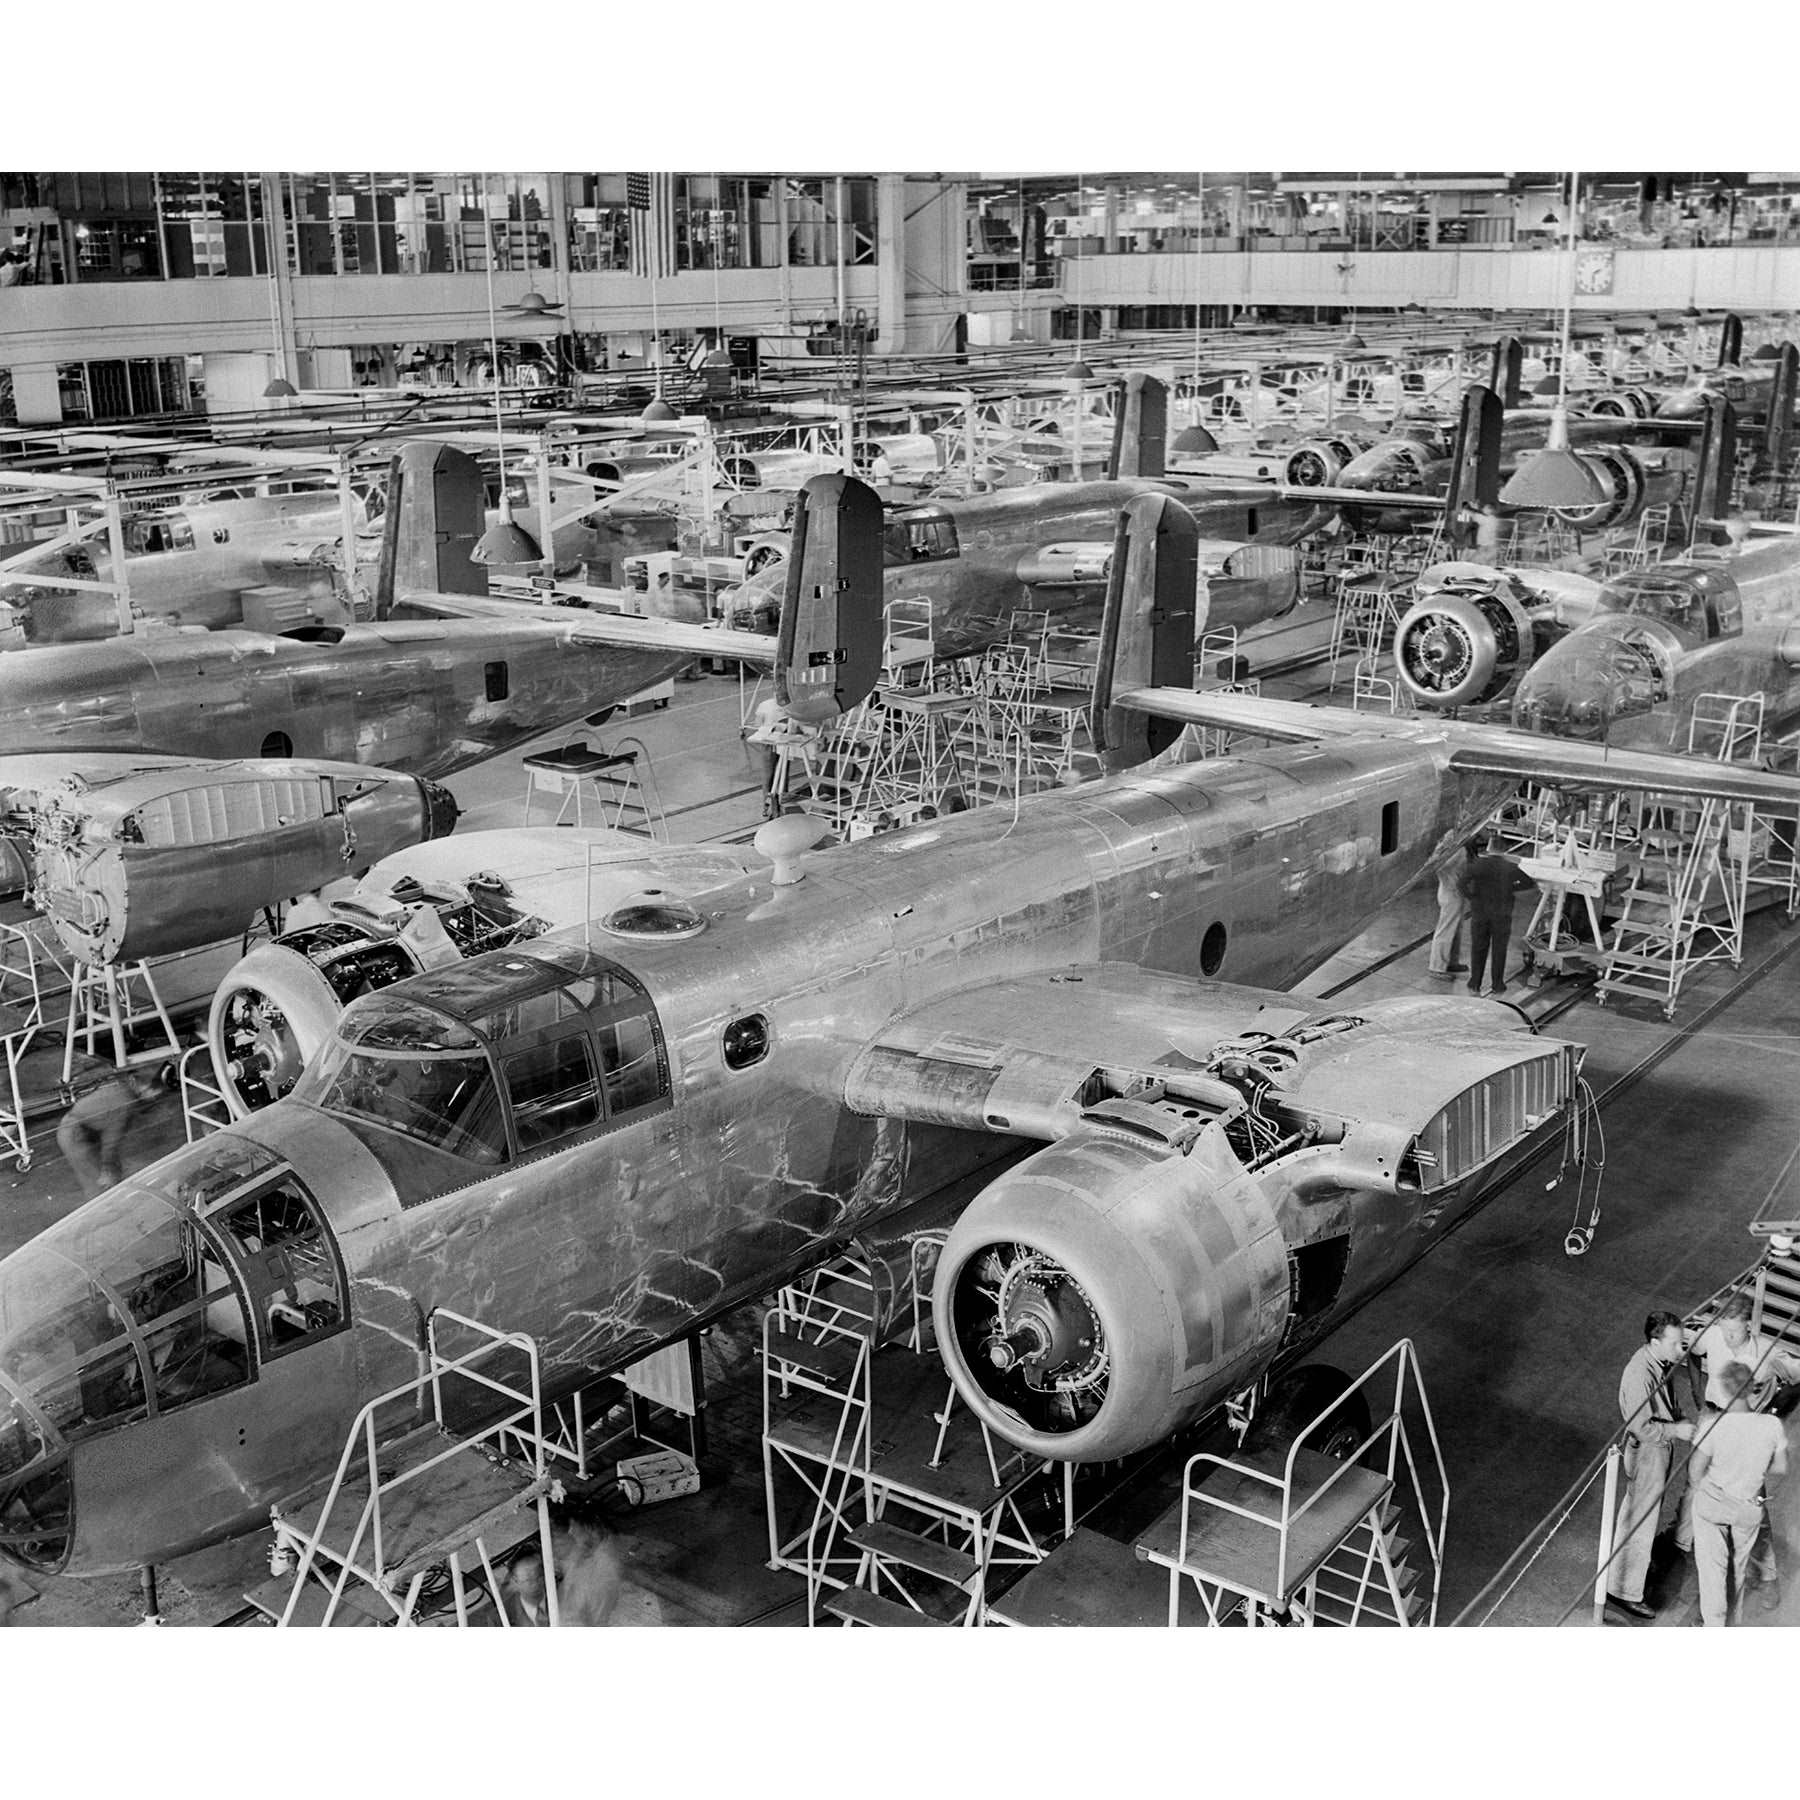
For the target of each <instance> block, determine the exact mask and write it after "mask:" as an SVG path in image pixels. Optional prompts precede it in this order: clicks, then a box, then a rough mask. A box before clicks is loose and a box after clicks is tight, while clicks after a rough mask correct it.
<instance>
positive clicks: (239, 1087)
mask: <svg viewBox="0 0 1800 1800" xmlns="http://www.w3.org/2000/svg"><path fill="white" fill-rule="evenodd" d="M420 966H421V965H420V962H419V959H418V957H417V956H416V955H415V954H414V953H413V951H412V949H411V947H410V946H409V945H408V943H407V942H406V941H405V940H403V939H402V938H399V937H395V936H391V935H387V934H382V933H377V932H371V931H365V930H362V929H360V928H359V927H357V926H355V925H350V924H343V923H334V924H326V925H317V926H312V927H308V928H307V929H305V930H302V931H291V932H289V933H287V934H286V935H285V936H284V937H283V938H282V939H281V940H280V941H279V942H277V943H271V944H259V945H257V947H256V948H255V949H254V950H252V951H250V952H249V954H248V955H246V956H245V957H243V958H242V959H241V960H240V961H239V962H238V963H236V964H235V965H234V966H233V967H232V969H231V971H230V972H229V973H228V974H227V975H226V977H225V979H224V980H223V981H222V982H221V983H220V984H219V989H218V992H217V993H216V994H214V995H213V1003H212V1011H211V1013H210V1014H209V1015H208V1017H207V1021H206V1042H207V1048H208V1049H209V1050H210V1052H211V1054H212V1066H213V1077H214V1080H215V1082H216V1083H217V1085H218V1088H219V1091H220V1092H221V1093H222V1094H223V1095H224V1096H225V1103H226V1105H227V1106H228V1107H229V1108H230V1109H231V1116H232V1117H233V1118H234V1119H242V1118H247V1117H248V1116H249V1115H250V1114H251V1113H253V1112H255V1111H257V1110H258V1109H259V1108H260V1107H264V1106H268V1105H270V1104H271V1103H272V1102H273V1101H276V1100H279V1099H280V1098H281V1097H282V1096H283V1095H284V1094H286V1093H287V1092H288V1091H289V1090H290V1089H291V1088H292V1087H293V1085H294V1083H295V1081H297V1080H298V1079H299V1076H300V1073H301V1071H302V1070H303V1069H304V1068H305V1067H306V1065H307V1064H308V1063H309V1062H311V1061H312V1059H313V1058H314V1057H315V1056H316V1055H317V1054H318V1053H319V1051H320V1049H321V1048H323V1046H324V1044H325V1040H326V1039H327V1038H329V1037H330V1036H331V1034H332V1032H333V1031H335V1030H336V1029H337V1022H338V1017H339V1015H340V1014H341V1013H342V1012H343V1010H344V1008H345V1006H347V1005H348V1004H349V1002H350V1001H352V1000H354V999H355V998H356V997H357V996H358V995H359V994H366V993H372V992H374V991H375V989H377V988H383V987H388V986H391V985H392V984H393V983H394V982H396V981H403V980H405V978H406V977H407V976H409V975H416V974H417V973H418V972H419V969H420Z"/></svg>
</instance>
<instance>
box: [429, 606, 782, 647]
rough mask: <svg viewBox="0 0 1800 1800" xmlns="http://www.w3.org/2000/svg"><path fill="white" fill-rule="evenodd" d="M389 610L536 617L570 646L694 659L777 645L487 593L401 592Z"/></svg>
mask: <svg viewBox="0 0 1800 1800" xmlns="http://www.w3.org/2000/svg"><path fill="white" fill-rule="evenodd" d="M394 607H395V610H396V611H397V612H403V613H407V614H418V615H420V616H422V617H429V618H434V619H522V618H523V619H541V620H542V621H543V622H544V624H546V625H562V626H566V627H569V628H570V632H569V641H570V642H571V643H576V644H588V645H594V644H617V645H620V646H622V647H624V648H626V649H631V650H671V651H689V652H692V654H694V655H695V656H727V657H735V658H737V659H738V660H740V661H742V662H756V663H765V662H773V661H774V659H775V647H776V643H777V641H778V640H777V639H776V638H775V637H774V635H773V634H772V633H765V632H761V631H734V630H731V629H729V628H727V627H725V626H714V625H697V624H692V623H689V622H686V621H683V620H679V619H657V618H646V617H643V616H642V615H640V614H637V613H614V612H596V611H594V610H593V609H591V608H589V607H585V606H559V605H557V604H556V603H555V602H554V601H549V602H546V603H545V604H543V605H537V604H534V603H533V602H531V601H528V600H507V599H504V598H501V597H500V596H498V595H493V594H441V593H435V592H429V593H427V592H418V593H403V594H397V595H396V596H395V597H394Z"/></svg>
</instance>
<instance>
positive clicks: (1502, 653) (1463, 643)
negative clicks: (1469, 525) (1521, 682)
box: [1394, 585, 1536, 711]
mask: <svg viewBox="0 0 1800 1800" xmlns="http://www.w3.org/2000/svg"><path fill="white" fill-rule="evenodd" d="M1535 651H1536V636H1535V633H1534V632H1533V630H1532V625H1531V620H1530V617H1529V616H1528V615H1527V613H1526V611H1525V609H1524V607H1522V606H1521V605H1520V604H1519V602H1518V601H1517V600H1516V599H1515V598H1514V597H1513V596H1512V595H1511V594H1510V593H1509V592H1507V590H1506V589H1505V588H1504V587H1502V586H1499V585H1495V586H1493V587H1484V588H1476V587H1472V586H1470V587H1461V588H1447V589H1441V590H1439V591H1438V592H1436V593H1433V594H1428V595H1427V596H1425V597H1424V598H1423V599H1421V600H1419V601H1417V602H1415V604H1414V605H1413V607H1412V608H1411V610H1410V611H1409V612H1408V613H1407V614H1406V616H1405V617H1404V618H1402V619H1401V621H1400V624H1399V628H1398V629H1397V630H1396V631H1395V633H1394V662H1395V665H1396V667H1397V668H1398V669H1399V672H1400V680H1401V682H1402V683H1403V684H1404V685H1405V687H1406V690H1407V692H1408V693H1410V694H1411V695H1412V696H1413V698H1414V699H1416V700H1417V701H1418V702H1419V704H1420V705H1421V706H1429V707H1434V708H1436V709H1438V710H1440V711H1442V710H1447V709H1449V708H1450V707H1454V706H1479V705H1481V704H1483V703H1484V702H1486V701H1489V700H1495V699H1498V698H1499V697H1500V695H1502V694H1503V693H1505V691H1506V690H1507V688H1508V687H1510V686H1511V685H1512V684H1513V683H1514V682H1515V681H1517V680H1518V678H1519V677H1520V676H1521V675H1523V674H1524V672H1525V671H1526V670H1527V669H1528V668H1530V667H1531V660H1532V657H1533V655H1534V653H1535Z"/></svg>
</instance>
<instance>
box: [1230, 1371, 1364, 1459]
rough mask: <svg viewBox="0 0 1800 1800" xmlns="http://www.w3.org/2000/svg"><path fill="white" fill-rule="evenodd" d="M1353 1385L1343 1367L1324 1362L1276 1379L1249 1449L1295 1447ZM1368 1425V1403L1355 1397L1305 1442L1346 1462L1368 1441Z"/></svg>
mask: <svg viewBox="0 0 1800 1800" xmlns="http://www.w3.org/2000/svg"><path fill="white" fill-rule="evenodd" d="M1349 1385H1350V1377H1349V1376H1348V1375H1346V1374H1345V1373H1344V1372H1343V1370H1342V1369H1334V1368H1332V1367H1330V1366H1329V1365H1328V1364H1326V1363H1310V1364H1308V1365H1307V1366H1306V1367H1305V1368H1303V1369H1290V1370H1289V1371H1288V1372H1287V1373H1286V1374H1285V1375H1280V1376H1277V1377H1276V1379H1275V1380H1274V1381H1273V1382H1272V1383H1271V1384H1270V1386H1269V1395H1268V1399H1267V1400H1265V1401H1264V1403H1263V1409H1262V1411H1261V1412H1260V1413H1258V1414H1257V1416H1256V1422H1255V1424H1253V1425H1252V1426H1251V1427H1250V1437H1249V1447H1252V1448H1256V1449H1263V1448H1267V1447H1269V1446H1272V1445H1274V1444H1277V1443H1291V1442H1292V1441H1293V1439H1294V1438H1295V1436H1296V1435H1297V1434H1298V1433H1299V1432H1300V1430H1301V1429H1302V1428H1303V1427H1304V1426H1306V1425H1307V1424H1309V1423H1310V1422H1311V1421H1312V1420H1314V1419H1316V1418H1317V1417H1318V1416H1319V1414H1320V1413H1321V1412H1323V1411H1324V1410H1325V1408H1326V1407H1328V1406H1329V1405H1330V1404H1331V1403H1332V1401H1334V1400H1335V1399H1337V1398H1338V1396H1339V1395H1341V1394H1342V1393H1343V1392H1344V1390H1345V1389H1346V1388H1348V1387H1349ZM1369 1423H1370V1422H1369V1403H1368V1400H1367V1398H1366V1397H1365V1396H1364V1395H1363V1394H1361V1393H1357V1394H1355V1395H1353V1396H1352V1397H1351V1398H1350V1399H1349V1400H1348V1401H1346V1402H1345V1404H1344V1405H1343V1406H1341V1407H1340V1408H1339V1409H1338V1410H1337V1411H1336V1412H1335V1413H1333V1414H1332V1416H1331V1417H1330V1418H1329V1419H1327V1420H1326V1421H1325V1423H1324V1424H1323V1425H1321V1426H1320V1427H1319V1429H1318V1430H1317V1431H1315V1432H1314V1433H1313V1435H1312V1436H1311V1437H1310V1438H1308V1439H1307V1448H1308V1449H1309V1450H1317V1451H1319V1452H1320V1453H1321V1454H1322V1455H1325V1456H1329V1457H1331V1458H1333V1459H1334V1460H1335V1461H1337V1462H1343V1461H1345V1460H1347V1459H1348V1458H1349V1457H1350V1456H1352V1455H1353V1454H1354V1453H1355V1451H1356V1449H1357V1447H1358V1446H1359V1445H1360V1444H1362V1443H1364V1442H1365V1441H1366V1440H1367V1438H1368V1435H1369Z"/></svg>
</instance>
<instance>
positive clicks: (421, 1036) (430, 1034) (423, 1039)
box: [355, 994, 481, 1053]
mask: <svg viewBox="0 0 1800 1800" xmlns="http://www.w3.org/2000/svg"><path fill="white" fill-rule="evenodd" d="M355 1037H356V1041H357V1042H358V1043H361V1044H366V1045H368V1047H369V1048H370V1049H371V1050H411V1051H420V1052H424V1053H430V1052H432V1051H438V1050H473V1049H475V1048H476V1047H477V1046H478V1045H479V1044H480V1042H481V1040H480V1039H479V1038H478V1037H476V1035H475V1034H474V1032H472V1031H471V1030H470V1029H469V1028H468V1026H466V1025H464V1024H462V1023H461V1022H460V1021H458V1020H456V1019H447V1018H445V1017H444V1015H443V1014H442V1013H440V1012H437V1011H435V1010H434V1009H432V1008H431V1007H426V1006H413V1005H411V1004H409V1003H408V1002H407V1001H406V1000H404V999H401V998H398V997H396V996H394V995H391V994H376V995H373V996H371V997H370V999H369V1000H368V1002H367V1004H366V1005H364V1006H362V1007H360V1008H358V1010H357V1014H356V1026H355Z"/></svg>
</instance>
